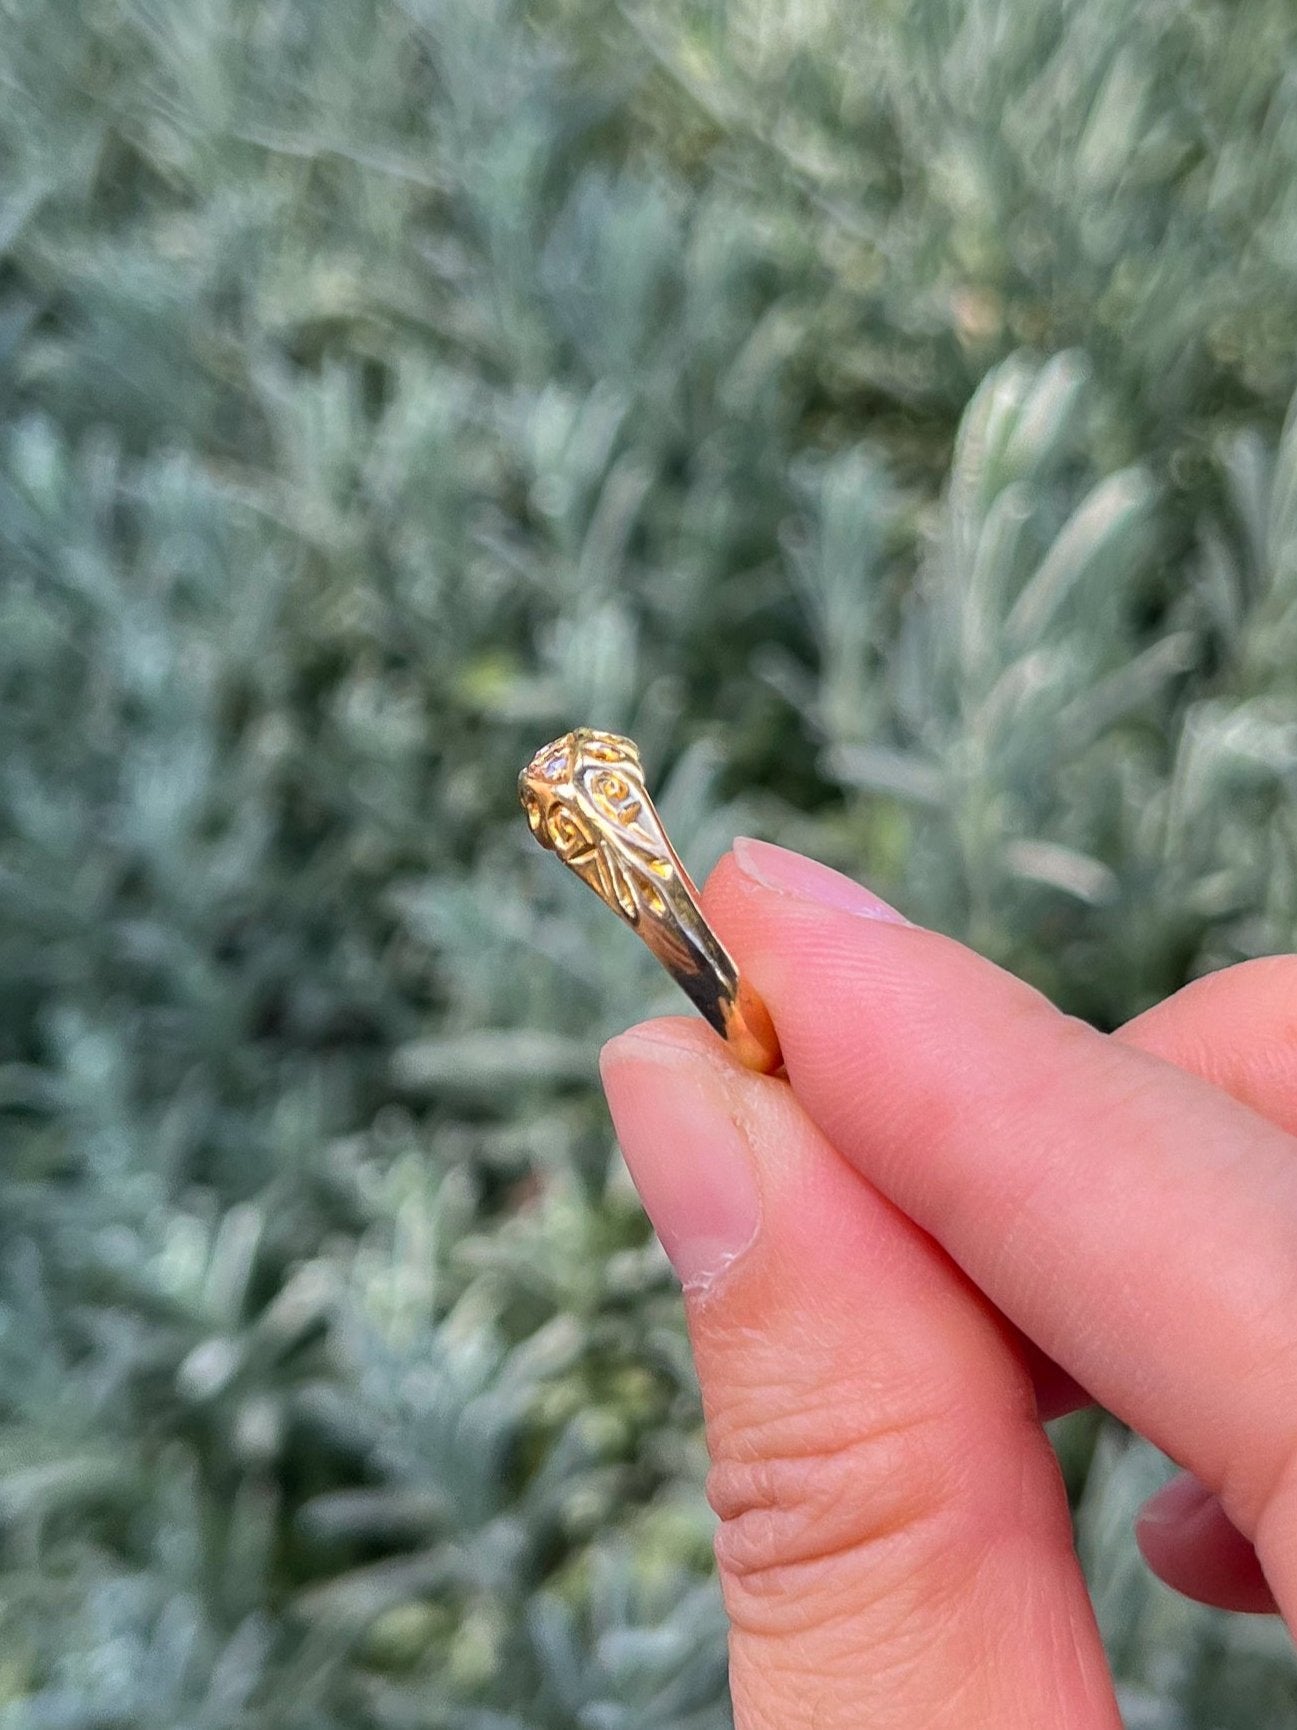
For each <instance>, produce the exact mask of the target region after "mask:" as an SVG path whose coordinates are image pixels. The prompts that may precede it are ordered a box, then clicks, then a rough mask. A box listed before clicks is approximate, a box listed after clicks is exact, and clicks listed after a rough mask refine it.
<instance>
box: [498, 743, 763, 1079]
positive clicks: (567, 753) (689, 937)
mask: <svg viewBox="0 0 1297 1730" xmlns="http://www.w3.org/2000/svg"><path fill="white" fill-rule="evenodd" d="M518 797H519V799H520V800H521V801H522V808H523V810H524V811H525V812H526V813H527V822H528V823H529V825H530V826H531V832H532V834H533V835H534V836H535V837H536V839H537V840H538V841H539V842H540V844H541V846H542V847H548V848H550V849H551V850H552V851H553V852H555V853H557V854H558V856H559V858H560V859H561V860H562V861H563V863H564V864H565V865H566V866H568V867H569V868H570V869H571V870H573V871H575V872H576V874H577V876H578V877H579V878H580V879H581V881H582V882H583V883H588V884H589V886H590V887H591V889H593V890H594V892H595V894H596V895H597V896H598V897H599V899H600V900H601V901H602V902H604V903H605V905H606V906H608V907H611V908H612V910H613V912H614V913H616V914H617V915H618V916H619V917H620V918H622V919H624V920H625V921H626V923H627V925H629V926H630V927H631V928H632V930H634V931H638V933H639V934H640V936H641V937H642V938H643V939H644V941H645V943H647V944H648V946H649V948H650V949H651V950H652V951H653V953H654V955H656V956H657V958H658V960H659V961H660V962H661V963H662V965H663V966H664V967H665V968H666V970H667V972H668V973H669V974H670V975H671V977H672V978H673V979H674V980H675V981H676V983H677V985H679V986H680V987H681V988H682V989H683V990H684V992H685V993H686V995H687V996H688V997H689V998H690V999H691V1000H692V1001H693V1003H694V1004H695V1005H696V1006H697V1008H698V1009H699V1010H701V1012H702V1014H703V1015H704V1016H705V1017H706V1018H707V1020H708V1021H709V1022H710V1023H711V1025H712V1026H713V1027H714V1028H715V1029H716V1031H717V1033H719V1034H720V1035H721V1037H722V1038H723V1039H724V1040H726V1041H727V1043H728V1044H729V1046H730V1048H731V1050H732V1051H733V1052H734V1055H735V1056H736V1057H737V1058H738V1060H739V1062H740V1063H743V1064H746V1065H747V1067H748V1068H749V1069H755V1070H757V1071H758V1072H759V1073H761V1074H763V1075H769V1074H774V1072H775V1071H776V1070H778V1069H780V1068H781V1067H782V1065H783V1058H782V1056H781V1055H780V1051H779V1041H778V1039H777V1038H776V1036H775V1030H774V1025H773V1023H772V1022H771V1020H770V1015H769V1012H768V1011H767V1009H766V1006H765V1004H764V1003H762V1001H761V999H760V998H759V997H758V996H757V994H756V992H755V991H753V990H752V989H751V988H750V987H749V986H746V985H744V984H743V982H742V981H741V980H740V978H739V972H738V968H737V967H736V966H735V965H734V961H733V959H732V957H731V956H730V955H729V954H728V952H727V951H726V949H725V947H724V945H723V944H722V943H721V941H720V939H719V938H718V937H717V935H716V933H715V932H714V931H713V930H712V928H711V926H710V925H709V924H708V923H707V921H706V919H704V918H703V912H702V908H701V907H700V906H699V905H698V891H697V889H696V888H695V886H694V883H693V880H692V879H691V878H690V876H689V873H688V872H687V871H686V870H685V868H684V866H683V865H682V864H681V863H680V858H679V855H678V854H677V853H676V850H675V848H674V847H673V846H672V845H671V843H670V841H669V840H668V839H667V832H666V830H665V829H664V828H663V827H662V819H661V818H660V817H659V816H658V814H657V812H656V810H654V808H653V801H652V800H651V799H650V798H649V796H648V790H647V788H646V787H645V785H644V770H643V768H642V766H641V764H640V755H639V749H638V747H637V746H636V744H635V743H634V741H633V740H631V739H623V738H622V737H621V736H620V735H619V734H617V733H600V732H596V731H595V730H594V729H593V728H592V727H578V728H577V729H576V731H575V732H572V733H565V734H564V735H563V737H562V738H561V739H555V740H554V742H553V744H552V745H545V746H544V747H543V748H542V749H541V750H539V751H537V753H536V755H535V756H534V757H533V758H532V760H531V762H530V763H528V765H527V767H526V768H525V769H524V770H523V771H522V773H521V775H519V777H518Z"/></svg>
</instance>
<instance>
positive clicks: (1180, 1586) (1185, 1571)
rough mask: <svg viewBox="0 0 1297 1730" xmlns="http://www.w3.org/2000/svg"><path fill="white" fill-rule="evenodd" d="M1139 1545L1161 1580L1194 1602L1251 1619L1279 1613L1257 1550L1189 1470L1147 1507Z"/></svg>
mask: <svg viewBox="0 0 1297 1730" xmlns="http://www.w3.org/2000/svg"><path fill="white" fill-rule="evenodd" d="M1135 1541H1136V1543H1137V1544H1138V1545H1139V1549H1140V1554H1141V1555H1142V1556H1143V1558H1144V1560H1145V1562H1147V1564H1148V1566H1149V1568H1150V1569H1151V1570H1152V1572H1153V1573H1154V1574H1156V1575H1157V1577H1158V1579H1159V1580H1161V1581H1162V1583H1163V1584H1164V1585H1166V1586H1170V1587H1171V1589H1172V1590H1173V1591H1176V1592H1179V1593H1180V1594H1181V1595H1182V1596H1183V1597H1186V1598H1192V1599H1193V1600H1194V1601H1195V1603H1199V1604H1210V1605H1212V1606H1213V1607H1214V1608H1215V1609H1218V1610H1233V1611H1235V1612H1239V1613H1246V1614H1252V1615H1274V1614H1276V1613H1277V1611H1278V1605H1277V1604H1276V1603H1275V1599H1274V1594H1273V1592H1272V1591H1271V1590H1270V1586H1269V1583H1268V1582H1267V1580H1266V1577H1265V1574H1264V1572H1263V1571H1262V1568H1261V1564H1260V1562H1259V1561H1258V1560H1257V1554H1256V1551H1255V1549H1254V1548H1253V1547H1252V1545H1251V1544H1250V1543H1249V1542H1248V1540H1247V1539H1246V1538H1245V1537H1244V1536H1243V1534H1242V1533H1241V1532H1240V1531H1239V1530H1238V1529H1237V1528H1236V1527H1235V1526H1234V1525H1233V1524H1232V1523H1231V1522H1230V1520H1229V1518H1228V1516H1227V1515H1226V1513H1225V1510H1224V1508H1223V1507H1222V1506H1221V1504H1220V1502H1219V1500H1218V1499H1217V1497H1216V1496H1214V1495H1213V1494H1212V1492H1211V1491H1210V1490H1209V1489H1208V1488H1207V1486H1206V1485H1205V1484H1203V1483H1202V1482H1200V1481H1199V1479H1197V1478H1196V1477H1194V1475H1193V1474H1192V1473H1191V1472H1181V1473H1179V1474H1178V1476H1176V1477H1174V1478H1172V1479H1171V1481H1170V1483H1168V1484H1164V1485H1163V1487H1162V1488H1161V1489H1160V1490H1159V1491H1158V1492H1157V1494H1156V1495H1154V1496H1151V1497H1150V1498H1149V1500H1148V1501H1147V1502H1146V1503H1145V1504H1144V1506H1143V1507H1142V1508H1141V1509H1140V1512H1139V1514H1138V1515H1137V1516H1136V1520H1135Z"/></svg>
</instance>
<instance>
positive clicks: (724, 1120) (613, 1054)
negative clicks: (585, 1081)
mask: <svg viewBox="0 0 1297 1730" xmlns="http://www.w3.org/2000/svg"><path fill="white" fill-rule="evenodd" d="M599 1069H600V1073H601V1075H602V1077H603V1085H604V1092H605V1094H606V1095H607V1098H608V1106H609V1109H610V1111H611V1112H612V1118H613V1123H614V1124H615V1126H616V1129H617V1139H618V1141H619V1142H620V1143H621V1150H622V1153H623V1154H624V1155H625V1158H626V1164H627V1166H628V1167H629V1169H630V1174H631V1177H632V1178H633V1179H634V1182H635V1187H636V1189H637V1190H638V1191H639V1194H640V1200H641V1201H642V1202H643V1203H644V1209H645V1212H646V1213H647V1214H648V1216H649V1219H650V1220H651V1221H652V1222H653V1229H654V1230H655V1231H656V1232H657V1234H658V1237H659V1238H660V1239H661V1240H662V1247H663V1248H664V1249H665V1250H666V1252H667V1255H668V1256H669V1257H670V1260H671V1265H672V1266H673V1267H674V1268H675V1270H676V1273H677V1275H678V1276H679V1279H680V1283H681V1284H682V1285H683V1286H685V1287H686V1288H687V1289H691V1290H698V1289H700V1288H705V1287H707V1286H709V1285H711V1284H712V1283H713V1281H714V1280H716V1279H717V1278H718V1277H719V1276H720V1275H721V1274H722V1273H724V1272H725V1270H726V1269H727V1268H728V1267H730V1266H731V1265H732V1264H733V1263H734V1262H735V1261H737V1260H738V1258H739V1257H740V1256H741V1255H742V1254H743V1252H744V1250H746V1249H747V1248H748V1246H749V1245H750V1244H751V1242H752V1240H753V1239H754V1238H755V1237H756V1235H757V1227H758V1225H759V1224H760V1222H761V1200H760V1196H759V1194H758V1191H757V1184H756V1175H755V1172H754V1169H753V1156H752V1151H751V1149H750V1147H749V1145H748V1142H747V1138H746V1136H745V1135H744V1134H743V1132H742V1130H741V1129H740V1128H739V1126H738V1124H737V1122H736V1121H735V1117H734V1110H733V1106H732V1103H731V1101H730V1098H729V1094H728V1091H727V1088H726V1083H725V1077H724V1074H723V1072H722V1071H721V1070H720V1069H719V1068H718V1067H717V1065H716V1064H715V1063H714V1062H713V1061H712V1060H711V1059H710V1058H708V1057H706V1056H704V1055H703V1054H702V1053H701V1052H700V1051H699V1050H698V1049H697V1047H696V1046H686V1045H684V1044H679V1045H677V1044H674V1043H672V1042H670V1041H669V1039H666V1038H662V1037H659V1036H658V1035H656V1034H648V1033H646V1032H642V1031H641V1030H639V1029H635V1030H633V1031H632V1032H630V1033H623V1034H620V1035H619V1036H618V1037H617V1038H616V1039H612V1040H609V1042H608V1044H607V1045H605V1046H604V1048H603V1050H602V1051H601V1052H600V1054H599Z"/></svg>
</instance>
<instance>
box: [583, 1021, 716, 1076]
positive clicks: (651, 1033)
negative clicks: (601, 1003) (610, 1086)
mask: <svg viewBox="0 0 1297 1730" xmlns="http://www.w3.org/2000/svg"><path fill="white" fill-rule="evenodd" d="M672 1051H674V1052H679V1053H681V1054H683V1055H684V1056H685V1057H690V1056H692V1057H697V1058H700V1059H706V1060H711V1061H714V1060H716V1059H717V1058H721V1059H726V1056H727V1054H726V1050H725V1044H724V1041H723V1040H721V1039H720V1038H719V1037H718V1036H717V1035H716V1034H715V1033H714V1032H713V1031H712V1029H711V1028H710V1027H708V1026H707V1024H706V1023H705V1022H703V1021H700V1020H698V1019H697V1017H695V1016H690V1015H659V1016H655V1017H654V1018H653V1019H651V1020H649V1021H639V1022H636V1024H635V1025H634V1026H633V1027H628V1028H626V1030H625V1031H624V1032H622V1033H615V1034H614V1035H613V1036H612V1038H611V1039H607V1040H605V1041H604V1043H603V1045H602V1047H601V1048H600V1051H599V1072H600V1075H601V1076H605V1077H606V1075H607V1073H608V1071H609V1070H610V1069H614V1068H616V1067H617V1066H618V1065H619V1064H622V1063H628V1062H632V1061H634V1060H635V1059H636V1058H638V1057H640V1056H647V1057H649V1058H652V1057H653V1056H654V1055H655V1054H656V1055H658V1056H660V1057H664V1056H665V1054H666V1053H668V1052H672Z"/></svg>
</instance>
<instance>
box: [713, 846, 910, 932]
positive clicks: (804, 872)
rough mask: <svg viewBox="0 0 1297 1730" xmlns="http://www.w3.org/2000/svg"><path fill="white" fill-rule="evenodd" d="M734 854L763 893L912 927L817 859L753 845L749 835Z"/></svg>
mask: <svg viewBox="0 0 1297 1730" xmlns="http://www.w3.org/2000/svg"><path fill="white" fill-rule="evenodd" d="M733 851H734V859H735V863H736V864H737V865H738V868H739V870H740V871H741V872H742V873H743V875H744V876H745V877H750V878H751V879H752V881H753V882H754V883H759V884H760V885H761V887H762V888H763V889H774V890H777V891H778V892H779V894H781V895H796V896H798V897H799V898H800V899H801V900H804V901H818V902H819V903H820V905H821V906H823V907H836V908H838V909H839V910H840V911H841V912H843V913H855V914H857V915H859V917H860V918H862V919H881V920H883V921H884V922H885V923H887V924H889V925H908V924H909V923H910V921H909V920H908V919H907V918H906V917H905V915H904V914H902V913H898V912H897V911H896V909H895V907H889V906H888V905H887V903H886V901H881V900H880V899H879V898H878V896H877V895H875V894H874V892H873V890H872V889H866V888H865V886H864V884H863V883H857V882H856V881H855V879H854V878H851V877H844V876H843V875H842V873H841V872H840V871H833V870H831V869H830V868H829V866H827V865H821V864H820V863H819V861H818V860H816V859H807V858H805V857H804V855H802V854H801V853H790V852H789V850H788V849H787V847H776V846H775V845H774V844H773V843H772V842H770V841H754V840H752V839H751V838H750V837H749V836H747V835H740V836H739V837H738V838H737V840H736V841H735V842H734V849H733Z"/></svg>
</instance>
